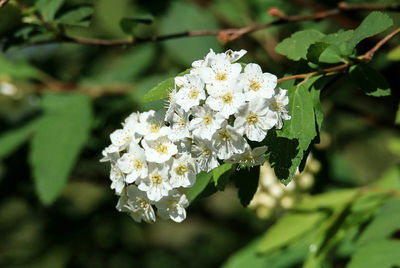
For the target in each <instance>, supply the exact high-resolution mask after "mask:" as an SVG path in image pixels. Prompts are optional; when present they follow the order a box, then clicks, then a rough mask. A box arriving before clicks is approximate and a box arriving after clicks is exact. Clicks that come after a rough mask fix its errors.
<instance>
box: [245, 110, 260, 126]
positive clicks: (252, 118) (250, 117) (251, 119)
mask: <svg viewBox="0 0 400 268" xmlns="http://www.w3.org/2000/svg"><path fill="white" fill-rule="evenodd" d="M246 120H247V123H249V124H250V125H254V124H256V123H257V121H258V116H257V115H256V114H255V113H253V112H250V114H249V115H248V116H247V118H246Z"/></svg>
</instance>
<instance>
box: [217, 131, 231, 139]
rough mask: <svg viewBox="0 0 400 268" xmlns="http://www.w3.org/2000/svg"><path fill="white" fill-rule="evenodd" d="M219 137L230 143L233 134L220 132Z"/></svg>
mask: <svg viewBox="0 0 400 268" xmlns="http://www.w3.org/2000/svg"><path fill="white" fill-rule="evenodd" d="M218 135H219V137H220V138H221V139H222V140H223V141H230V140H231V139H232V136H231V134H229V133H228V131H225V130H222V131H220V132H218Z"/></svg>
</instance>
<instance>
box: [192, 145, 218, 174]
mask: <svg viewBox="0 0 400 268" xmlns="http://www.w3.org/2000/svg"><path fill="white" fill-rule="evenodd" d="M192 156H193V157H194V158H195V159H196V162H197V167H198V172H200V171H205V172H209V171H211V170H212V169H214V168H216V167H218V166H219V162H218V160H217V153H216V152H215V150H214V149H213V148H212V145H211V141H208V140H200V139H196V138H195V139H194V144H193V145H192Z"/></svg>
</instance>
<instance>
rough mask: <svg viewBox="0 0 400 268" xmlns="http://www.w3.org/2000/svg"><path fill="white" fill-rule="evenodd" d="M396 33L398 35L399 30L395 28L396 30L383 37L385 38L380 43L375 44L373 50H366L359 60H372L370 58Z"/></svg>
mask: <svg viewBox="0 0 400 268" xmlns="http://www.w3.org/2000/svg"><path fill="white" fill-rule="evenodd" d="M398 33H400V28H397V29H396V30H394V31H393V32H391V33H390V34H388V35H387V36H385V38H383V39H382V40H381V41H379V42H378V43H376V45H375V46H374V47H373V48H371V49H370V50H368V51H367V52H366V53H365V54H364V55H362V56H360V57H359V59H360V60H367V61H370V60H371V59H372V57H373V56H374V54H375V52H376V51H378V50H379V49H380V48H381V47H382V46H383V45H384V44H385V43H386V42H387V41H389V40H390V39H392V38H393V37H394V36H395V35H397V34H398Z"/></svg>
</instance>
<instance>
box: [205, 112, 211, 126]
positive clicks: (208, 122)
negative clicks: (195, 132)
mask: <svg viewBox="0 0 400 268" xmlns="http://www.w3.org/2000/svg"><path fill="white" fill-rule="evenodd" d="M203 121H204V124H205V125H206V126H208V125H210V124H211V123H212V117H211V115H209V114H207V115H205V116H204V117H203Z"/></svg>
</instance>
